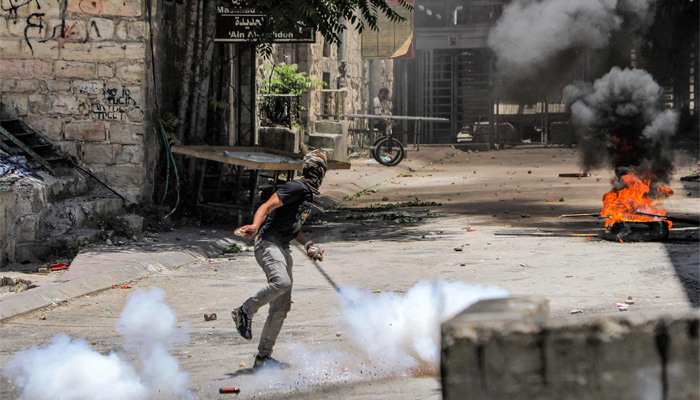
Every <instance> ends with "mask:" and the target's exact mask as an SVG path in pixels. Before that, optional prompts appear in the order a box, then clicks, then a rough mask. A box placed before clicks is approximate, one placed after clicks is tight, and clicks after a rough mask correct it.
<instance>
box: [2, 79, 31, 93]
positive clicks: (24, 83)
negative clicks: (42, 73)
mask: <svg viewBox="0 0 700 400" xmlns="http://www.w3.org/2000/svg"><path fill="white" fill-rule="evenodd" d="M38 91H39V81H38V80H37V79H4V80H2V81H0V92H11V93H36V92H38Z"/></svg>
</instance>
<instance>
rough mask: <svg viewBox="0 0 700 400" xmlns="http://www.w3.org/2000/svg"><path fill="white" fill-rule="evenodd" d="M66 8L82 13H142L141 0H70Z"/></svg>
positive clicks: (135, 15) (128, 14)
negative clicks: (115, 0)
mask: <svg viewBox="0 0 700 400" xmlns="http://www.w3.org/2000/svg"><path fill="white" fill-rule="evenodd" d="M66 9H67V10H68V11H70V12H75V13H80V14H89V15H99V16H110V15H116V16H124V17H138V16H140V15H141V1H140V0H124V1H118V2H114V1H69V2H68V5H67V7H66Z"/></svg>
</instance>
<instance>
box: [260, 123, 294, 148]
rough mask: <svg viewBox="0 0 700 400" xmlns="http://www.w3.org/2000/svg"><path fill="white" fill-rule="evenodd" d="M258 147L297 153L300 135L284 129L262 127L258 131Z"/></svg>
mask: <svg viewBox="0 0 700 400" xmlns="http://www.w3.org/2000/svg"><path fill="white" fill-rule="evenodd" d="M258 135H259V138H260V145H261V146H263V147H269V148H273V149H278V150H285V151H291V152H293V153H298V152H299V143H301V138H300V136H301V135H300V133H299V132H298V131H295V130H291V129H288V128H284V127H274V126H263V127H260V128H259V130H258Z"/></svg>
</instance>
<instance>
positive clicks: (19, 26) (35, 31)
mask: <svg viewBox="0 0 700 400" xmlns="http://www.w3.org/2000/svg"><path fill="white" fill-rule="evenodd" d="M40 21H41V20H39V19H38V18H35V17H32V19H31V22H32V23H33V24H36V25H39V22H40ZM44 21H46V20H45V19H44ZM43 25H44V26H43V28H39V27H38V26H29V27H28V26H27V18H24V19H23V20H22V21H19V22H17V23H14V22H13V21H12V20H10V21H9V22H8V24H7V31H8V33H9V36H15V37H18V38H22V39H25V36H24V29H25V28H27V36H26V38H29V39H47V35H48V34H50V33H51V32H50V31H49V30H48V29H46V22H43Z"/></svg>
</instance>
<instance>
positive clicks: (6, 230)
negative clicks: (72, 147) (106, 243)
mask: <svg viewBox="0 0 700 400" xmlns="http://www.w3.org/2000/svg"><path fill="white" fill-rule="evenodd" d="M40 175H41V176H42V178H43V179H44V180H43V181H42V180H39V179H36V178H30V177H22V178H19V179H17V178H16V177H15V178H12V177H9V178H8V177H0V181H4V184H3V185H0V222H1V223H0V266H3V265H5V264H8V263H34V262H42V261H49V260H50V258H52V257H56V256H58V255H61V254H65V253H66V252H70V251H72V250H75V251H77V249H79V248H80V247H82V246H84V245H85V244H88V243H90V242H94V241H96V240H98V239H101V235H102V231H101V230H100V229H96V227H95V221H97V220H98V218H100V217H103V216H109V215H117V214H121V213H123V212H124V211H123V207H124V204H123V200H122V199H121V198H120V197H118V196H116V195H114V194H113V193H111V192H110V191H108V190H106V189H104V188H103V187H101V186H99V185H98V184H96V182H95V181H94V180H93V179H91V178H88V177H86V176H85V175H84V174H82V173H80V172H78V171H77V170H76V169H73V168H70V167H65V168H60V169H57V170H55V174H54V175H53V176H52V175H49V174H48V173H44V172H40ZM8 179H9V180H10V182H8Z"/></svg>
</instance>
